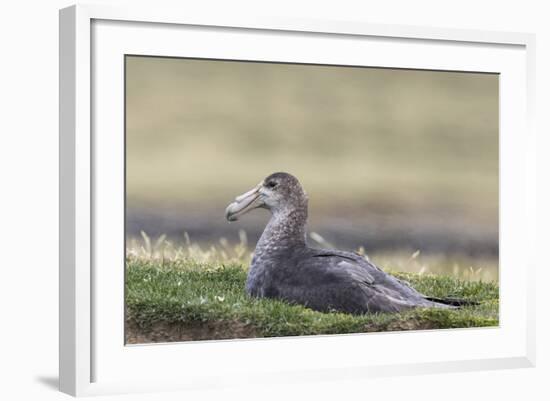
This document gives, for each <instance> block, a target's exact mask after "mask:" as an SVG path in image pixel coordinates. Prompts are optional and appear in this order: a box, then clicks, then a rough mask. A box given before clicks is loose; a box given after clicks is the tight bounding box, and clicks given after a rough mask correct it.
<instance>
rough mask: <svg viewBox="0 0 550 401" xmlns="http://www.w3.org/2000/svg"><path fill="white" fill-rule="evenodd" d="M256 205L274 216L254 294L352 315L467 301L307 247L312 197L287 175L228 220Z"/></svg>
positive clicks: (257, 259) (360, 259)
mask: <svg viewBox="0 0 550 401" xmlns="http://www.w3.org/2000/svg"><path fill="white" fill-rule="evenodd" d="M258 208H261V209H267V210H268V211H269V212H270V213H271V218H270V220H269V222H268V223H267V225H266V227H265V229H264V231H263V233H262V235H261V237H260V239H259V240H258V242H257V244H256V248H255V250H254V253H253V257H252V261H251V264H250V267H249V270H248V274H247V279H246V285H245V290H246V292H247V293H248V295H250V296H251V297H255V298H271V299H278V300H283V301H286V302H288V303H291V304H299V305H303V306H305V307H307V308H310V309H313V310H316V311H320V312H343V313H348V314H367V313H386V312H387V313H392V312H401V311H404V310H409V309H412V308H441V309H454V308H457V307H459V306H460V305H461V304H463V302H462V301H461V300H456V299H451V298H449V299H445V298H431V297H428V296H425V295H423V294H422V293H420V292H418V291H417V290H415V289H414V288H413V287H412V286H411V285H410V284H409V283H408V282H406V281H404V280H401V279H399V278H397V277H395V276H392V275H390V274H388V273H386V272H385V271H383V270H382V269H380V268H379V267H378V266H376V265H375V264H374V263H372V262H370V261H369V260H368V259H367V258H365V257H364V256H362V255H360V254H358V253H355V252H349V251H341V250H337V249H320V248H314V247H311V246H309V245H308V243H307V232H306V226H307V220H308V196H307V194H306V192H305V190H304V189H303V187H302V185H301V184H300V182H299V181H298V179H297V178H296V177H294V176H293V175H291V174H289V173H285V172H276V173H273V174H271V175H269V176H268V177H266V178H265V179H263V180H262V181H261V182H260V183H259V184H258V185H256V186H255V187H254V188H252V189H251V190H249V191H248V192H245V193H244V194H242V195H240V196H237V197H236V198H235V200H234V201H233V202H231V203H230V204H229V205H228V206H227V208H226V210H225V218H226V219H227V220H228V221H230V222H233V221H236V220H238V219H239V218H240V217H241V216H242V215H244V214H246V213H248V212H250V211H251V210H254V209H258Z"/></svg>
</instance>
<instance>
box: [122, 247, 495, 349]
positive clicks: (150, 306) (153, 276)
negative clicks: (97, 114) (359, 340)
mask: <svg viewBox="0 0 550 401" xmlns="http://www.w3.org/2000/svg"><path fill="white" fill-rule="evenodd" d="M244 266H245V265H244V264H242V263H240V262H227V263H222V262H209V263H198V262H195V261H192V260H189V259H180V260H168V261H160V260H154V259H150V260H146V259H140V258H132V257H130V258H128V259H127V265H126V308H127V310H126V312H127V342H129V343H140V342H156V341H184V340H203V339H223V338H244V337H273V336H299V335H316V334H344V333H358V332H375V331H393V330H418V329H448V328H465V327H486V326H497V325H498V286H497V285H496V283H494V282H481V281H462V280H459V279H455V278H452V277H449V276H436V275H430V274H412V273H393V274H395V275H396V276H398V277H400V278H403V279H405V280H407V281H409V282H410V283H411V284H412V285H413V286H414V287H415V288H417V289H418V290H419V291H421V292H423V293H425V294H427V295H430V296H437V297H443V296H450V297H460V298H465V299H470V300H475V301H478V302H479V305H477V306H470V307H465V308H462V309H459V310H439V309H417V310H412V311H407V312H403V313H395V314H368V315H348V314H343V313H320V312H315V311H312V310H310V309H308V308H305V307H303V306H300V305H291V304H289V303H286V302H282V301H277V300H268V299H255V298H251V297H249V296H248V295H247V294H246V293H245V291H244V284H245V280H246V273H247V272H246V268H245V267H244Z"/></svg>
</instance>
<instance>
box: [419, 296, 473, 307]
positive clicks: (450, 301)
mask: <svg viewBox="0 0 550 401" xmlns="http://www.w3.org/2000/svg"><path fill="white" fill-rule="evenodd" d="M425 298H426V299H427V300H428V301H432V302H437V303H440V304H445V305H452V306H457V307H461V306H476V305H479V302H477V301H472V300H469V299H463V298H437V297H425Z"/></svg>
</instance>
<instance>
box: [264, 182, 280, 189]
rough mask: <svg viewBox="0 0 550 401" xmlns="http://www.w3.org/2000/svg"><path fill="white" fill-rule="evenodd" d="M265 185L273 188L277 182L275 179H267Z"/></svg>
mask: <svg viewBox="0 0 550 401" xmlns="http://www.w3.org/2000/svg"><path fill="white" fill-rule="evenodd" d="M265 186H266V187H268V188H272V189H273V188H275V187H276V186H277V183H276V182H275V181H269V182H268V183H267V184H265Z"/></svg>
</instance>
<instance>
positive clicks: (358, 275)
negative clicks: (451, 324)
mask: <svg viewBox="0 0 550 401" xmlns="http://www.w3.org/2000/svg"><path fill="white" fill-rule="evenodd" d="M308 253H309V254H308V255H307V257H305V258H304V257H302V258H300V259H301V262H300V263H299V264H298V266H297V267H298V269H297V271H298V272H300V273H301V275H302V276H303V277H309V278H310V279H309V280H310V283H309V284H310V285H309V286H308V287H309V288H311V289H312V290H311V291H312V292H316V294H309V296H310V297H311V298H312V299H315V300H317V304H321V303H322V302H325V303H327V304H330V308H332V309H336V310H342V311H346V312H351V313H365V312H397V311H401V310H404V309H410V308H414V307H419V306H425V307H434V306H435V307H446V306H445V305H440V304H437V303H434V302H431V301H428V300H427V299H426V298H425V297H424V295H422V294H421V293H419V292H418V291H416V290H415V289H413V288H412V287H411V286H410V285H408V284H407V283H405V282H403V281H401V280H399V279H397V278H396V277H393V276H391V275H389V274H387V273H386V272H384V271H383V270H381V269H380V268H378V267H377V266H376V265H374V264H373V263H371V262H369V261H367V260H366V259H365V258H364V257H362V256H361V255H359V254H355V253H351V252H344V251H338V250H318V249H311V250H309V252H308ZM304 256H305V255H304ZM313 295H315V296H313Z"/></svg>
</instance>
